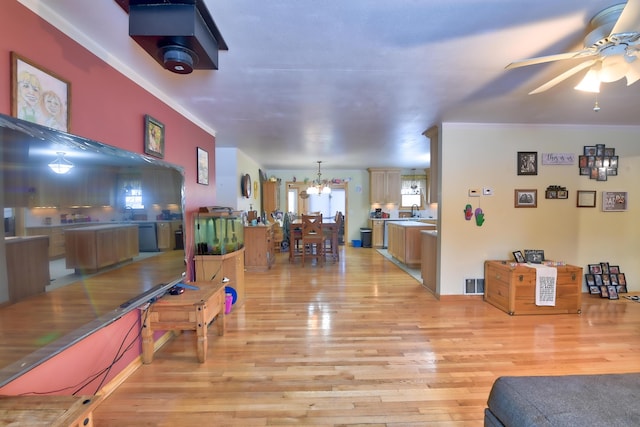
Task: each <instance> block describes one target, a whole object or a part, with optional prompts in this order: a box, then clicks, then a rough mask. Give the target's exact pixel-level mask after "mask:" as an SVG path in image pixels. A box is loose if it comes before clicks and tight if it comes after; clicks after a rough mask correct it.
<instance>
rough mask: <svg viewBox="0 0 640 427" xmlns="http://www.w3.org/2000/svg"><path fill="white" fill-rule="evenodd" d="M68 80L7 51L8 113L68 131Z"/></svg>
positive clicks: (69, 91)
mask: <svg viewBox="0 0 640 427" xmlns="http://www.w3.org/2000/svg"><path fill="white" fill-rule="evenodd" d="M70 111H71V83H69V82H68V81H66V80H65V79H63V78H62V77H60V76H58V75H57V74H55V73H53V72H51V71H49V70H47V69H45V68H43V67H40V66H39V65H36V64H35V63H33V62H31V61H29V60H28V59H26V58H24V57H22V56H20V55H18V54H17V53H15V52H11V115H12V116H13V117H17V118H19V119H22V120H26V121H28V122H32V123H37V124H39V125H43V126H47V127H50V128H52V129H56V130H61V131H64V132H69V131H70V127H69V123H70V122H71V114H70Z"/></svg>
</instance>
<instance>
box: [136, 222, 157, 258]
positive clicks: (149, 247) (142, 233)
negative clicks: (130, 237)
mask: <svg viewBox="0 0 640 427" xmlns="http://www.w3.org/2000/svg"><path fill="white" fill-rule="evenodd" d="M138 249H139V250H140V252H158V235H157V232H156V223H155V222H141V223H140V224H138Z"/></svg>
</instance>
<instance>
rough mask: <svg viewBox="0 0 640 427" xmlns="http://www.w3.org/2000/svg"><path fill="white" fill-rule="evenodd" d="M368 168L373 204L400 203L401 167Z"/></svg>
mask: <svg viewBox="0 0 640 427" xmlns="http://www.w3.org/2000/svg"><path fill="white" fill-rule="evenodd" d="M368 170H369V189H370V196H369V197H370V202H371V204H374V203H377V204H389V203H392V204H395V205H397V204H399V203H400V188H401V176H400V172H401V171H400V169H389V168H369V169H368Z"/></svg>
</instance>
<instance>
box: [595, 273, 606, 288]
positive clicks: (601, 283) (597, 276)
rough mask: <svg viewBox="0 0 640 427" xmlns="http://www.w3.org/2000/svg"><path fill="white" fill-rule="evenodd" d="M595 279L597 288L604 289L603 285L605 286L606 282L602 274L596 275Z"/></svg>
mask: <svg viewBox="0 0 640 427" xmlns="http://www.w3.org/2000/svg"><path fill="white" fill-rule="evenodd" d="M593 279H594V282H595V283H596V286H600V287H602V285H604V282H603V281H602V274H594V275H593Z"/></svg>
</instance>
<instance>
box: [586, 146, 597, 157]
mask: <svg viewBox="0 0 640 427" xmlns="http://www.w3.org/2000/svg"><path fill="white" fill-rule="evenodd" d="M584 155H585V156H595V155H596V146H595V145H585V147H584Z"/></svg>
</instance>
